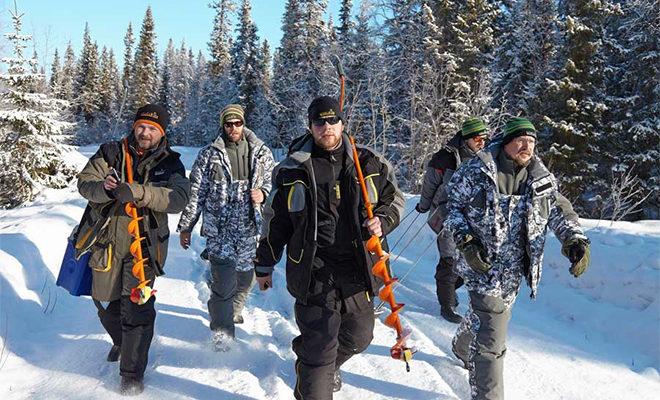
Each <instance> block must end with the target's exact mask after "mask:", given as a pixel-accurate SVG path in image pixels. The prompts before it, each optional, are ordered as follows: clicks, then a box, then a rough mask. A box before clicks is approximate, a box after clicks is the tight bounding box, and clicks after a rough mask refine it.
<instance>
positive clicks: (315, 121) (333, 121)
mask: <svg viewBox="0 0 660 400" xmlns="http://www.w3.org/2000/svg"><path fill="white" fill-rule="evenodd" d="M339 121H341V118H339V117H330V118H315V119H313V120H312V125H314V126H316V127H317V128H320V127H322V126H323V125H325V123H326V122H327V123H329V124H330V125H335V124H337V123H338V122H339Z"/></svg>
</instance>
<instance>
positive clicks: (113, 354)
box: [107, 344, 121, 362]
mask: <svg viewBox="0 0 660 400" xmlns="http://www.w3.org/2000/svg"><path fill="white" fill-rule="evenodd" d="M120 354H121V347H119V346H117V345H116V344H113V345H112V347H111V348H110V351H109V352H108V358H107V360H108V362H117V360H119V355H120Z"/></svg>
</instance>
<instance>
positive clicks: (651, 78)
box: [601, 0, 660, 219]
mask: <svg viewBox="0 0 660 400" xmlns="http://www.w3.org/2000/svg"><path fill="white" fill-rule="evenodd" d="M622 7H624V8H623V13H622V15H620V16H618V17H617V18H614V19H612V20H611V23H610V24H609V27H608V31H609V32H608V33H609V35H608V38H606V40H604V47H605V50H606V52H607V53H608V61H609V62H608V66H607V68H606V69H605V80H606V83H605V87H606V88H607V97H606V101H605V104H606V105H607V111H606V113H605V126H606V128H607V129H608V135H607V152H608V153H610V154H611V155H612V157H613V158H614V161H613V163H614V164H613V165H612V168H611V169H612V171H613V172H614V175H615V176H616V174H618V173H621V172H624V171H629V170H631V172H632V174H633V175H636V176H637V177H638V179H639V182H640V188H641V193H640V194H639V196H638V197H637V198H635V200H641V199H642V198H643V197H644V196H646V195H647V194H650V195H649V197H648V198H647V199H646V200H645V201H644V202H643V203H642V204H641V205H640V209H641V212H640V213H637V214H636V215H631V217H632V218H643V219H658V218H660V166H659V164H658V162H657V160H658V159H660V149H659V148H658V143H660V89H659V88H660V85H658V77H659V76H660V53H659V52H658V40H657V38H658V12H657V10H658V8H657V7H658V2H657V1H648V0H634V1H630V2H627V3H625V4H623V5H622ZM601 197H603V198H607V197H608V193H603V195H602V196H601Z"/></svg>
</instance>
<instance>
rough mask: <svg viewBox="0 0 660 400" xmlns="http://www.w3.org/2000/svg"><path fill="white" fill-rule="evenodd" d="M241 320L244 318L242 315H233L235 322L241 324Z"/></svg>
mask: <svg viewBox="0 0 660 400" xmlns="http://www.w3.org/2000/svg"><path fill="white" fill-rule="evenodd" d="M243 322H245V320H244V319H243V316H242V315H234V323H235V324H242V323H243Z"/></svg>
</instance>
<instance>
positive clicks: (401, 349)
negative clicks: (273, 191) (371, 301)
mask: <svg viewBox="0 0 660 400" xmlns="http://www.w3.org/2000/svg"><path fill="white" fill-rule="evenodd" d="M337 72H338V73H339V82H340V95H339V110H340V111H343V108H344V84H345V78H344V70H343V68H342V66H341V62H339V60H337ZM348 138H349V140H350V142H351V147H352V150H353V161H354V163H355V170H356V171H357V175H358V181H359V182H360V189H361V190H362V199H363V201H364V207H365V208H366V210H367V217H368V218H369V219H371V218H373V217H374V212H373V205H372V204H371V202H370V201H369V194H368V192H367V184H366V183H365V181H364V175H363V174H362V166H361V165H360V159H359V158H358V152H357V147H356V146H355V139H354V138H353V136H350V135H349V137H348ZM366 247H367V250H368V251H369V252H370V253H372V254H376V255H377V256H378V261H376V263H375V264H374V266H373V267H372V268H371V272H372V273H373V274H374V276H377V277H378V278H380V279H382V280H383V282H384V283H385V286H384V287H383V288H382V289H381V290H380V292H379V293H378V297H379V298H380V299H381V300H382V301H383V302H387V303H388V304H389V305H390V310H391V314H390V315H388V316H387V318H385V325H387V326H389V327H390V328H392V329H394V330H395V331H396V335H397V337H396V343H395V344H394V346H392V347H391V348H390V355H391V356H392V358H395V359H397V360H402V361H404V362H405V363H406V371H408V372H410V365H409V363H408V362H409V361H410V360H411V359H412V355H413V353H414V352H415V351H414V350H413V349H411V348H410V347H407V346H406V342H407V340H408V338H409V337H410V333H411V332H410V330H409V329H405V330H404V329H403V327H402V325H401V320H400V318H399V311H401V309H402V308H403V306H404V304H402V303H397V302H396V300H395V299H394V293H393V291H392V285H393V284H394V283H395V282H396V281H397V278H393V277H392V276H390V272H389V271H388V269H387V260H388V259H389V258H390V255H389V254H387V253H386V252H385V251H383V247H382V246H381V244H380V238H379V237H378V236H376V235H371V237H370V238H369V240H368V241H367V245H366Z"/></svg>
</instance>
